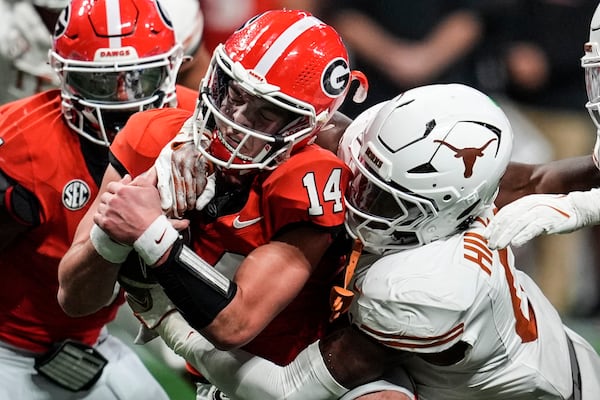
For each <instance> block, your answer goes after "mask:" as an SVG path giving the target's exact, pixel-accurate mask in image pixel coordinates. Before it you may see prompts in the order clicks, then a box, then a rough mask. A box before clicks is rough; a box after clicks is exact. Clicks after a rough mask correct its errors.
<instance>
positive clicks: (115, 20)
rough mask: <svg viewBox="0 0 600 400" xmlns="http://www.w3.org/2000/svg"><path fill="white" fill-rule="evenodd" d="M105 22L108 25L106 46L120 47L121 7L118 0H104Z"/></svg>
mask: <svg viewBox="0 0 600 400" xmlns="http://www.w3.org/2000/svg"><path fill="white" fill-rule="evenodd" d="M106 24H107V27H108V34H109V35H110V37H109V39H108V46H109V47H110V48H111V49H118V48H121V47H122V46H121V8H120V7H119V0H106Z"/></svg>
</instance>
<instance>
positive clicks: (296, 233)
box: [198, 226, 331, 349]
mask: <svg viewBox="0 0 600 400" xmlns="http://www.w3.org/2000/svg"><path fill="white" fill-rule="evenodd" d="M330 243H331V235H330V233H328V232H324V231H321V230H318V229H317V228H314V227H310V226H306V227H299V228H295V229H294V230H291V231H289V232H287V233H285V234H283V235H280V236H279V237H277V238H276V240H274V241H272V242H270V243H268V244H266V245H263V246H260V247H258V248H256V249H255V250H253V251H252V252H251V253H250V254H249V255H248V256H247V257H246V258H245V259H244V261H243V262H242V264H241V265H240V267H239V268H238V270H237V272H236V275H235V277H234V283H235V285H236V286H237V293H236V295H235V296H234V297H233V299H232V300H231V302H230V303H229V304H228V305H227V306H226V307H225V308H223V310H222V311H220V312H219V313H218V314H217V315H216V317H215V318H214V320H213V321H212V322H210V323H209V324H208V325H207V326H206V327H204V328H203V329H201V333H202V334H203V335H205V336H206V337H207V338H208V339H209V340H211V341H212V342H213V343H214V344H215V345H216V346H217V347H219V348H222V349H230V348H237V347H240V346H242V345H244V344H246V343H248V342H249V341H250V340H252V339H254V337H255V336H256V335H257V334H258V333H260V332H261V331H262V330H263V329H264V328H265V326H266V325H267V324H268V323H269V322H271V320H272V319H273V318H274V317H275V316H277V315H278V314H279V313H280V312H281V311H282V310H283V309H284V308H285V307H286V306H287V305H288V304H289V303H290V302H291V301H292V300H293V299H294V298H295V297H296V296H297V295H298V293H299V292H300V290H301V289H302V287H303V286H304V285H305V283H306V282H307V280H308V278H309V277H310V275H311V274H312V272H313V270H314V268H316V266H317V264H318V263H319V260H320V259H321V257H322V256H323V254H324V253H325V251H326V250H327V248H328V247H329V244H330ZM198 328H202V326H198Z"/></svg>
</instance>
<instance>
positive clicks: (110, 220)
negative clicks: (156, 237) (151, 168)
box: [94, 175, 162, 245]
mask: <svg viewBox="0 0 600 400" xmlns="http://www.w3.org/2000/svg"><path fill="white" fill-rule="evenodd" d="M132 182H135V183H132ZM106 189H107V190H106V191H105V192H104V193H102V194H101V195H100V203H99V204H98V209H97V210H96V213H95V214H94V222H95V223H96V224H97V225H98V226H99V227H100V228H101V229H102V230H103V231H104V232H106V234H108V235H109V236H110V237H111V238H112V239H113V240H115V241H117V242H119V243H123V244H126V245H133V242H135V240H136V239H137V238H138V237H140V236H141V235H142V233H144V231H145V230H146V228H148V227H149V226H150V224H151V223H152V222H153V221H154V220H155V219H156V218H157V217H159V216H160V215H161V214H162V209H161V207H160V198H159V195H158V191H157V190H156V187H155V186H154V184H153V182H152V176H150V175H148V176H140V177H139V179H136V180H135V181H132V179H131V177H130V176H129V175H126V176H125V177H124V178H123V179H121V180H120V181H117V182H111V183H109V184H108V185H107V187H106Z"/></svg>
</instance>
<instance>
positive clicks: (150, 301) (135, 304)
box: [125, 284, 176, 329]
mask: <svg viewBox="0 0 600 400" xmlns="http://www.w3.org/2000/svg"><path fill="white" fill-rule="evenodd" d="M125 298H126V299H127V304H128V305H129V307H130V308H131V310H132V311H133V314H134V315H135V316H136V318H137V319H139V320H140V321H141V322H142V324H144V326H145V327H146V328H148V329H154V328H156V327H157V326H158V325H159V324H160V323H161V321H162V320H163V319H164V318H165V317H166V316H167V315H169V314H170V313H172V312H174V311H176V308H175V305H174V304H173V303H172V302H171V300H169V298H168V297H167V295H166V294H165V292H164V290H163V289H162V288H161V287H160V285H158V284H156V285H153V286H151V287H150V288H148V289H146V290H136V291H135V293H131V292H126V293H125Z"/></svg>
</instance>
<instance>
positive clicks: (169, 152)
mask: <svg viewBox="0 0 600 400" xmlns="http://www.w3.org/2000/svg"><path fill="white" fill-rule="evenodd" d="M203 142H204V140H201V143H200V145H204V143H203ZM154 168H156V173H157V175H158V184H157V187H158V191H159V192H160V198H161V207H162V209H163V211H165V213H166V214H167V215H168V216H171V217H176V218H180V217H182V216H183V214H184V213H185V212H186V211H188V210H193V209H196V210H201V209H203V208H204V206H206V204H208V202H209V201H210V200H211V199H212V198H213V196H214V194H215V176H214V172H213V168H212V164H211V163H210V161H207V160H206V159H205V158H204V157H203V156H202V154H201V153H200V152H199V151H198V149H197V147H196V144H195V142H194V138H193V134H192V127H191V123H190V121H187V122H186V123H185V124H184V125H183V127H182V130H181V133H179V134H178V135H177V136H175V138H174V139H173V140H171V142H169V143H168V144H167V145H166V146H165V147H164V148H163V149H162V151H161V152H160V155H159V156H158V158H157V159H156V162H155V163H154Z"/></svg>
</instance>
